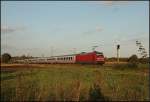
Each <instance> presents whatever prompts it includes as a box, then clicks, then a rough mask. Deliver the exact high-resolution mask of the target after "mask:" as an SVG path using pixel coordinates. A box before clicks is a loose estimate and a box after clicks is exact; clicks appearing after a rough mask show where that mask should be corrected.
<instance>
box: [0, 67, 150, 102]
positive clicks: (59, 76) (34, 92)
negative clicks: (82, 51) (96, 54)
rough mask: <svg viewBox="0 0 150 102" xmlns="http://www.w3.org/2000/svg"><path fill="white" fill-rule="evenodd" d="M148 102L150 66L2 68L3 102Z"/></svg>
mask: <svg viewBox="0 0 150 102" xmlns="http://www.w3.org/2000/svg"><path fill="white" fill-rule="evenodd" d="M70 100H72V101H89V100H102V101H148V100H150V99H149V66H148V65H146V64H144V65H142V64H141V65H139V67H138V68H136V69H134V68H121V69H120V68H115V67H114V65H113V64H105V65H104V66H100V65H75V64H56V65H55V64H54V65H2V68H1V101H70Z"/></svg>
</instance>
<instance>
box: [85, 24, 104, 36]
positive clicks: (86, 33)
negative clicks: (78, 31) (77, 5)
mask: <svg viewBox="0 0 150 102" xmlns="http://www.w3.org/2000/svg"><path fill="white" fill-rule="evenodd" d="M102 31H103V28H101V27H100V26H97V27H96V28H95V29H93V30H88V31H86V32H84V33H83V34H84V35H90V34H94V33H96V32H102Z"/></svg>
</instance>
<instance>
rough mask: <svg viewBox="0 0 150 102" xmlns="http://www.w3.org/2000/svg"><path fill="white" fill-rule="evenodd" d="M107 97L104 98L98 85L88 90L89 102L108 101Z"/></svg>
mask: <svg viewBox="0 0 150 102" xmlns="http://www.w3.org/2000/svg"><path fill="white" fill-rule="evenodd" d="M108 100H109V99H108V97H105V96H104V95H103V94H102V92H101V88H100V86H99V85H97V84H95V83H94V85H93V87H90V90H89V101H108Z"/></svg>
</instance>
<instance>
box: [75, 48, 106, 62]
mask: <svg viewBox="0 0 150 102" xmlns="http://www.w3.org/2000/svg"><path fill="white" fill-rule="evenodd" d="M76 63H83V64H84V63H85V64H86V63H89V64H104V63H105V60H104V56H103V53H102V52H97V51H94V52H90V53H81V54H77V55H76Z"/></svg>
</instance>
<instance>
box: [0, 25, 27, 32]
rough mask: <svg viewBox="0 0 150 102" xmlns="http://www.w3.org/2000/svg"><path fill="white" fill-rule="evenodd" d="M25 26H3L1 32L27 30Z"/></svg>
mask: <svg viewBox="0 0 150 102" xmlns="http://www.w3.org/2000/svg"><path fill="white" fill-rule="evenodd" d="M25 29H26V27H25V26H14V27H13V26H3V25H2V26H1V33H13V32H17V31H22V30H25Z"/></svg>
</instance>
